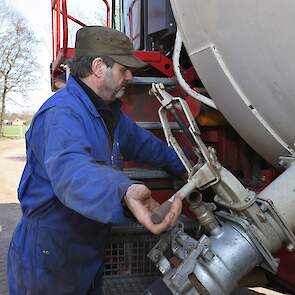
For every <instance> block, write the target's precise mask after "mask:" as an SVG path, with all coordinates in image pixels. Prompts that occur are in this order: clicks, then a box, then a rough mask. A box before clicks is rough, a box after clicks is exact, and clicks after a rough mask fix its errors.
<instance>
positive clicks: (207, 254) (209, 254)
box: [202, 248, 214, 262]
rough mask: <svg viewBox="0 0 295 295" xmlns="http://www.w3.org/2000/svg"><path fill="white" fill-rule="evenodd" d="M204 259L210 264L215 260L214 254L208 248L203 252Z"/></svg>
mask: <svg viewBox="0 0 295 295" xmlns="http://www.w3.org/2000/svg"><path fill="white" fill-rule="evenodd" d="M202 257H203V258H204V260H205V262H210V261H211V260H212V259H213V258H214V253H213V252H212V251H211V250H210V249H209V248H206V249H204V250H203V251H202Z"/></svg>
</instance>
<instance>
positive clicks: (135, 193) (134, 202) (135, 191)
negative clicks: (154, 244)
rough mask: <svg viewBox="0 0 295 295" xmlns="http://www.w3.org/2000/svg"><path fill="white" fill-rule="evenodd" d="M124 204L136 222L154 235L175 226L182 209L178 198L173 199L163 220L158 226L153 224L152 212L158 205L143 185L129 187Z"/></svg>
mask: <svg viewBox="0 0 295 295" xmlns="http://www.w3.org/2000/svg"><path fill="white" fill-rule="evenodd" d="M124 202H125V204H126V205H127V207H128V208H129V210H130V211H131V212H132V213H133V215H134V216H135V217H136V219H137V220H138V222H139V223H141V224H142V225H143V226H144V227H145V228H146V229H148V230H149V231H150V232H152V233H153V234H156V235H157V234H160V233H161V232H163V231H165V230H167V229H169V228H171V227H173V226H174V225H175V223H176V221H177V219H178V217H179V215H180V213H181V208H182V202H181V200H180V198H178V197H175V199H174V201H173V204H172V206H171V209H170V211H169V212H168V213H167V215H166V216H165V218H164V220H163V221H162V222H161V223H159V224H155V223H153V222H152V220H151V214H152V211H153V210H154V209H155V208H157V207H159V206H160V205H159V203H157V202H156V201H155V200H154V199H153V198H152V196H151V191H150V190H149V189H148V188H147V187H146V186H145V185H143V184H133V185H131V186H130V187H129V188H128V190H127V192H126V195H125V197H124Z"/></svg>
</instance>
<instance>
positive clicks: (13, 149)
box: [0, 139, 280, 295]
mask: <svg viewBox="0 0 295 295" xmlns="http://www.w3.org/2000/svg"><path fill="white" fill-rule="evenodd" d="M24 165H25V141H24V139H18V140H8V139H7V140H0V295H6V294H8V291H7V281H6V256H7V249H8V245H9V241H10V238H11V235H12V232H13V230H14V228H15V225H16V223H17V222H18V220H19V218H20V216H21V211H20V206H19V202H18V199H17V186H18V183H19V179H20V177H21V173H22V170H23V167H24ZM252 290H253V289H252ZM254 290H255V291H256V292H257V293H256V292H255V291H254ZM254 290H253V291H250V290H247V289H239V290H237V291H236V292H234V294H235V295H242V294H243V295H246V294H247V295H249V294H267V295H275V294H280V293H277V292H273V291H270V290H266V289H263V288H255V289H254Z"/></svg>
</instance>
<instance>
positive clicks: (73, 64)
mask: <svg viewBox="0 0 295 295" xmlns="http://www.w3.org/2000/svg"><path fill="white" fill-rule="evenodd" d="M98 57H99V58H101V59H102V61H103V62H104V63H105V65H106V66H107V67H108V68H111V67H112V66H113V64H114V63H115V62H114V60H113V59H112V58H111V57H109V56H74V57H73V59H72V60H71V61H70V62H69V67H70V69H71V75H72V76H74V77H77V78H86V77H88V76H89V75H90V74H92V62H93V60H94V59H95V58H98Z"/></svg>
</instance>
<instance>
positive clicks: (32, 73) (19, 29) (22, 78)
mask: <svg viewBox="0 0 295 295" xmlns="http://www.w3.org/2000/svg"><path fill="white" fill-rule="evenodd" d="M2 5H3V3H2ZM1 11H2V15H1V16H0V20H1V22H2V23H1V30H0V105H1V109H0V134H2V127H3V119H4V115H5V106H6V103H7V101H8V100H11V101H13V98H12V96H11V94H13V93H14V94H16V93H18V94H22V96H23V97H26V94H28V92H29V91H30V90H33V89H34V88H35V87H36V83H35V81H36V79H37V73H38V65H37V63H36V56H35V54H34V48H35V46H36V44H37V43H38V42H37V39H36V38H35V36H34V34H33V33H32V31H31V30H30V29H29V28H28V26H27V24H26V22H25V21H24V20H23V19H22V18H21V17H20V16H18V15H17V14H16V13H12V12H11V11H9V10H7V9H1ZM4 11H5V14H4Z"/></svg>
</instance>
